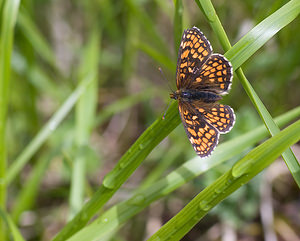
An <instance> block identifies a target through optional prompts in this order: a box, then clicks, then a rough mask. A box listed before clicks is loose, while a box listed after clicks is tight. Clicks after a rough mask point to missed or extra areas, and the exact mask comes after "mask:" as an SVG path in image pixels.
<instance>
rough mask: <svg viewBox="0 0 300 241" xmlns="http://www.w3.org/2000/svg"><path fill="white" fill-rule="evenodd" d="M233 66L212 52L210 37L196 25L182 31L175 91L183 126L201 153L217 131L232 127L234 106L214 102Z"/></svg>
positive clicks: (212, 143)
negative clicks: (207, 37) (208, 38)
mask: <svg viewBox="0 0 300 241" xmlns="http://www.w3.org/2000/svg"><path fill="white" fill-rule="evenodd" d="M231 82H232V66H231V64H230V62H229V61H228V60H227V59H226V58H225V57H224V56H223V55H221V54H214V53H213V52H212V47H211V45H210V43H209V41H208V40H207V39H206V37H205V36H204V34H203V33H202V32H201V31H200V30H199V29H198V28H196V27H193V28H190V29H187V30H185V31H184V33H183V35H182V38H181V43H180V47H179V52H178V60H177V69H176V84H177V91H175V92H173V93H171V94H170V97H171V98H172V99H176V100H178V107H179V113H180V117H181V120H182V123H183V126H184V129H185V131H186V133H187V135H188V138H189V140H190V142H191V143H192V145H193V147H194V149H195V151H196V153H197V154H198V155H199V156H200V157H206V156H209V155H210V154H211V152H212V151H213V150H214V149H215V147H216V146H217V144H218V140H219V135H220V133H221V134H224V133H227V132H229V131H230V130H231V128H232V127H233V125H234V122H235V115H234V111H233V109H232V108H231V107H230V106H228V105H223V104H219V103H217V101H218V100H220V99H221V98H222V97H221V96H222V95H225V94H227V93H228V91H229V89H230V86H231Z"/></svg>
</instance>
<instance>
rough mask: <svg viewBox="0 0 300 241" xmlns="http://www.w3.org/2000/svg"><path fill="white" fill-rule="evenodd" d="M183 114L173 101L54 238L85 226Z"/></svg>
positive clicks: (68, 234)
mask: <svg viewBox="0 0 300 241" xmlns="http://www.w3.org/2000/svg"><path fill="white" fill-rule="evenodd" d="M179 123H180V118H179V116H178V112H177V103H175V102H174V103H173V104H172V105H171V106H170V108H169V111H168V112H167V113H166V116H165V119H164V120H163V119H162V116H161V117H160V118H158V119H157V120H156V121H155V122H154V123H153V124H152V125H151V126H150V127H149V128H148V129H147V130H146V131H145V132H144V133H143V134H142V135H141V136H140V137H139V139H138V140H137V141H136V142H135V143H134V144H133V145H132V146H131V148H130V149H129V150H128V151H127V152H126V153H125V154H124V155H123V157H122V158H121V159H120V161H119V162H118V164H117V165H116V166H115V167H114V169H113V170H112V171H111V172H109V173H108V174H107V175H106V176H105V178H104V180H103V184H102V185H101V187H100V188H99V189H98V191H97V192H96V193H95V194H94V195H93V197H92V198H91V200H90V201H89V202H88V203H87V204H86V205H85V206H84V207H83V209H82V210H81V211H80V212H79V213H78V214H77V215H76V216H75V217H74V219H73V220H71V221H70V222H69V223H68V224H67V225H66V226H65V227H64V228H63V229H62V231H61V232H59V233H58V234H57V236H56V237H55V238H54V240H65V239H67V238H68V237H70V236H71V235H72V234H74V233H75V232H77V231H78V230H79V229H80V228H81V227H83V226H84V225H85V224H86V223H87V222H88V221H89V219H90V218H91V217H92V216H93V215H94V214H95V213H96V212H97V211H98V210H99V209H100V208H101V207H103V205H104V204H105V203H106V202H107V201H108V200H109V199H110V198H111V197H112V195H113V194H114V193H115V192H116V191H117V190H118V189H119V188H120V186H121V185H122V184H123V183H124V182H125V181H126V180H127V179H128V177H129V176H130V175H131V174H132V173H133V172H134V171H135V170H136V168H137V167H138V166H139V165H140V164H141V162H142V161H143V160H144V159H145V158H146V156H147V155H148V154H149V153H150V152H151V151H152V150H153V148H154V147H155V146H156V145H158V143H160V142H161V141H162V140H163V139H164V138H165V137H166V136H167V135H168V134H169V133H170V132H171V131H172V130H173V129H174V128H175V127H176V126H177V125H178V124H179ZM74 224H76V225H74Z"/></svg>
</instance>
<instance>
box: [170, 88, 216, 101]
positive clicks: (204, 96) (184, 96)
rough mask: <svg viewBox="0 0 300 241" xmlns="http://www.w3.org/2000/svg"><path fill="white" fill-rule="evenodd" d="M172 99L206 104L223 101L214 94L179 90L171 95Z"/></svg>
mask: <svg viewBox="0 0 300 241" xmlns="http://www.w3.org/2000/svg"><path fill="white" fill-rule="evenodd" d="M170 97H171V98H172V99H175V100H178V101H185V102H193V101H195V100H200V101H203V102H205V103H213V102H216V101H218V100H220V99H221V97H220V96H219V95H217V94H215V93H213V92H208V91H197V90H177V91H176V92H174V93H171V94H170Z"/></svg>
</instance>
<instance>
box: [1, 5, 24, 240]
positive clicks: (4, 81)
mask: <svg viewBox="0 0 300 241" xmlns="http://www.w3.org/2000/svg"><path fill="white" fill-rule="evenodd" d="M19 4H20V1H19V0H10V1H5V5H4V7H3V12H2V15H1V16H2V19H1V36H0V107H1V108H0V208H1V209H3V210H5V209H6V183H5V182H4V179H5V176H6V152H7V150H6V117H7V108H8V98H9V85H10V69H11V68H10V66H11V54H12V50H13V39H14V29H15V24H16V19H17V14H18V10H19ZM3 228H4V226H3V223H2V221H0V240H4V237H5V232H4V230H3Z"/></svg>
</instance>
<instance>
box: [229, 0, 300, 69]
mask: <svg viewBox="0 0 300 241" xmlns="http://www.w3.org/2000/svg"><path fill="white" fill-rule="evenodd" d="M299 12H300V1H299V0H291V1H289V2H288V3H287V4H285V5H284V6H283V7H281V8H280V9H278V10H277V11H276V12H274V13H273V14H271V15H270V16H269V17H267V18H266V19H264V20H263V21H262V22H261V23H259V24H258V25H257V26H255V27H254V28H253V29H252V30H251V31H250V32H249V33H247V34H246V35H245V36H244V37H243V38H242V39H241V40H239V41H238V42H237V43H236V44H235V45H234V46H233V47H232V48H231V49H230V50H229V51H228V52H227V53H226V55H225V56H226V57H227V58H228V59H230V61H231V63H232V65H233V67H234V70H236V69H238V68H239V67H240V66H241V65H242V64H243V63H244V62H245V61H246V60H247V59H249V58H250V57H251V56H252V55H253V54H254V53H255V52H256V51H257V50H258V49H259V48H261V47H262V46H263V45H264V44H265V43H266V42H267V41H268V40H269V39H271V38H272V37H273V36H274V35H275V34H276V33H277V32H278V31H279V30H281V29H282V28H284V27H285V26H287V25H288V24H289V23H290V22H291V21H293V20H294V19H295V18H296V17H297V16H298V15H299Z"/></svg>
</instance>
